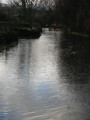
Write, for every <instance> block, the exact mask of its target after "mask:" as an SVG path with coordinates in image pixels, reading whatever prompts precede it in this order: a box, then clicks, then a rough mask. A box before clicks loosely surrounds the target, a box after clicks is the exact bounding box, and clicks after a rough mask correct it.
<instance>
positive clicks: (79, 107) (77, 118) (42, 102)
mask: <svg viewBox="0 0 90 120" xmlns="http://www.w3.org/2000/svg"><path fill="white" fill-rule="evenodd" d="M89 46H90V42H89V40H88V39H87V38H81V37H76V36H74V35H73V36H72V35H65V34H63V33H62V32H60V31H48V30H46V31H44V32H43V33H42V35H41V37H40V38H39V39H35V40H33V39H32V40H25V39H23V40H19V43H18V45H17V46H15V47H13V48H10V49H8V50H4V51H3V52H1V53H0V120H89V119H90V112H89V111H90V72H89V71H90V60H89V56H90V52H89V49H90V48H89Z"/></svg>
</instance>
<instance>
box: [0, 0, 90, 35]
mask: <svg viewBox="0 0 90 120" xmlns="http://www.w3.org/2000/svg"><path fill="white" fill-rule="evenodd" d="M0 21H13V22H27V23H29V24H30V26H31V28H32V26H34V25H40V26H42V27H45V26H46V25H48V26H51V25H52V24H53V23H57V25H63V26H65V28H66V29H68V28H70V29H71V30H72V31H77V32H81V33H87V34H90V0H9V2H8V4H7V5H6V6H4V7H3V6H2V5H1V4H0Z"/></svg>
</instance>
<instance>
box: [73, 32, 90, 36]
mask: <svg viewBox="0 0 90 120" xmlns="http://www.w3.org/2000/svg"><path fill="white" fill-rule="evenodd" d="M71 33H72V34H73V35H78V36H81V37H90V36H89V35H87V34H82V33H77V32H71Z"/></svg>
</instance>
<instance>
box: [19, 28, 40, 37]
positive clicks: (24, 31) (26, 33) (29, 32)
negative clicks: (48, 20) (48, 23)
mask: <svg viewBox="0 0 90 120" xmlns="http://www.w3.org/2000/svg"><path fill="white" fill-rule="evenodd" d="M40 35H41V31H40V30H38V29H30V28H19V29H18V37H19V38H34V39H35V38H39V37H40Z"/></svg>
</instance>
